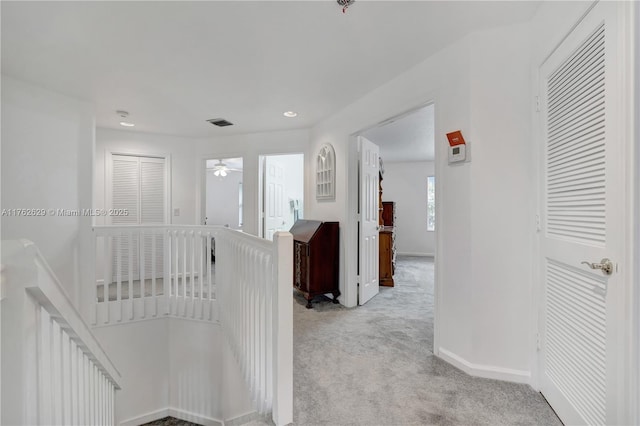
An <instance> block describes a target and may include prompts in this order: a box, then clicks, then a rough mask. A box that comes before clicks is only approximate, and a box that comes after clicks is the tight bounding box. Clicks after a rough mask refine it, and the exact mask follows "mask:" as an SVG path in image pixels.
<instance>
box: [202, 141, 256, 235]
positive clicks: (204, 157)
mask: <svg viewBox="0 0 640 426" xmlns="http://www.w3.org/2000/svg"><path fill="white" fill-rule="evenodd" d="M224 158H242V182H243V183H242V185H243V186H242V204H243V205H244V204H245V201H246V198H245V197H246V195H245V191H244V178H245V174H244V169H245V161H246V159H245V156H244V155H243V154H239V153H237V152H236V153H233V152H232V153H228V152H226V153H223V154H207V155H200V156H198V160H197V165H196V173H197V176H198V178H197V180H196V182H197V186H196V187H199V188H198V189H197V190H196V193H200V196H199V197H196V223H198V224H199V225H204V221H205V218H206V217H207V160H213V159H215V160H218V159H224ZM242 223H243V224H244V223H245V214H244V209H243V211H242Z"/></svg>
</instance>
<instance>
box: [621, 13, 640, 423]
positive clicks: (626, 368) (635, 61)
mask: <svg viewBox="0 0 640 426" xmlns="http://www.w3.org/2000/svg"><path fill="white" fill-rule="evenodd" d="M618 19H619V21H620V27H621V28H620V39H619V43H620V44H621V48H620V50H621V52H622V53H621V56H622V61H621V62H622V73H621V75H620V79H621V85H622V90H621V92H622V100H621V110H622V114H620V117H621V126H620V127H621V128H622V130H621V133H622V135H621V137H623V138H624V139H626V141H627V143H625V144H624V147H623V149H624V150H625V151H624V154H623V157H624V159H625V160H624V161H625V163H624V167H625V168H626V169H627V170H626V173H625V176H624V181H625V182H626V188H625V194H624V195H625V198H626V203H625V207H624V208H625V211H626V214H625V225H624V226H625V230H624V231H625V232H624V235H625V241H624V248H625V250H624V258H623V259H621V261H622V262H624V263H623V265H629V267H627V268H624V267H623V268H622V269H623V274H624V282H625V283H628V284H627V289H626V291H627V293H626V294H625V295H624V299H625V306H624V310H625V311H626V312H625V313H624V315H623V316H622V318H621V320H622V323H623V324H624V330H623V333H624V334H623V337H622V340H623V341H626V342H628V344H627V345H628V346H626V348H625V349H626V350H624V351H623V354H622V356H621V358H620V363H621V365H622V368H621V370H620V371H619V377H624V378H625V379H624V380H623V383H620V384H619V390H618V392H619V395H624V396H626V398H625V400H624V401H623V402H622V405H621V406H620V407H618V410H619V413H620V415H619V416H618V419H619V420H620V421H621V422H622V423H628V424H638V422H640V403H639V402H638V398H639V397H640V337H639V333H640V291H639V290H640V289H639V284H640V283H639V282H638V277H639V273H640V267H639V266H638V262H637V261H636V260H635V259H637V255H638V249H639V248H640V240H639V237H640V234H639V227H638V220H637V217H638V213H640V208H639V204H638V203H639V202H640V197H639V194H638V189H639V186H638V173H639V172H640V157H639V153H640V151H639V150H638V148H637V146H638V145H637V143H638V136H639V135H640V132H639V130H640V117H639V116H638V112H639V111H640V109H639V107H640V85H638V82H637V77H638V75H640V43H638V41H637V36H638V34H640V27H638V26H639V25H640V7H638V4H637V3H636V2H625V3H623V4H622V5H621V6H620V9H619V12H618ZM629 372H630V373H631V374H629Z"/></svg>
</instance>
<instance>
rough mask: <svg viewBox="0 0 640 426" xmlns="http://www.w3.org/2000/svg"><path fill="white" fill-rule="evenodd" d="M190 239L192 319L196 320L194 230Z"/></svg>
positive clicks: (190, 233)
mask: <svg viewBox="0 0 640 426" xmlns="http://www.w3.org/2000/svg"><path fill="white" fill-rule="evenodd" d="M189 239H190V240H191V278H190V280H189V281H190V282H191V298H190V303H191V314H190V316H191V317H192V318H195V306H196V235H195V232H194V231H193V230H191V232H189Z"/></svg>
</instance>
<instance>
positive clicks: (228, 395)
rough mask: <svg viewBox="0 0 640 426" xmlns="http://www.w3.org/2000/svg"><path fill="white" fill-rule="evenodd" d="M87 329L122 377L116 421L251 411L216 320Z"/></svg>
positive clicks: (217, 417) (209, 418) (218, 418)
mask: <svg viewBox="0 0 640 426" xmlns="http://www.w3.org/2000/svg"><path fill="white" fill-rule="evenodd" d="M93 332H94V334H95V336H96V338H97V339H98V340H99V341H100V344H101V345H102V347H103V348H104V350H105V352H106V353H107V355H108V356H109V358H110V359H111V360H112V361H113V363H114V365H115V366H116V368H117V369H118V371H120V373H121V375H122V389H121V390H120V391H118V392H117V396H116V419H117V421H118V423H121V422H127V424H140V423H143V422H146V421H151V420H154V419H157V418H159V417H163V416H164V415H167V410H173V414H180V416H181V418H185V417H186V418H187V419H191V420H192V421H195V422H198V423H212V422H222V420H223V419H224V420H229V419H233V418H236V417H240V416H242V415H245V414H248V413H251V412H253V408H252V405H251V401H250V399H249V391H248V389H247V387H246V385H245V384H244V381H243V379H242V376H241V375H240V371H239V368H238V366H237V363H236V362H235V360H234V359H233V357H232V356H231V355H230V353H229V352H228V349H227V344H226V341H225V339H224V336H223V335H222V330H221V329H220V325H219V324H216V323H209V322H204V321H193V320H184V319H180V318H158V319H151V320H145V321H138V322H131V323H126V324H117V325H110V326H104V327H97V328H94V330H93Z"/></svg>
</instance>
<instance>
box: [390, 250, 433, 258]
mask: <svg viewBox="0 0 640 426" xmlns="http://www.w3.org/2000/svg"><path fill="white" fill-rule="evenodd" d="M396 254H397V255H398V256H413V257H435V253H415V252H410V251H398V252H396Z"/></svg>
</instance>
